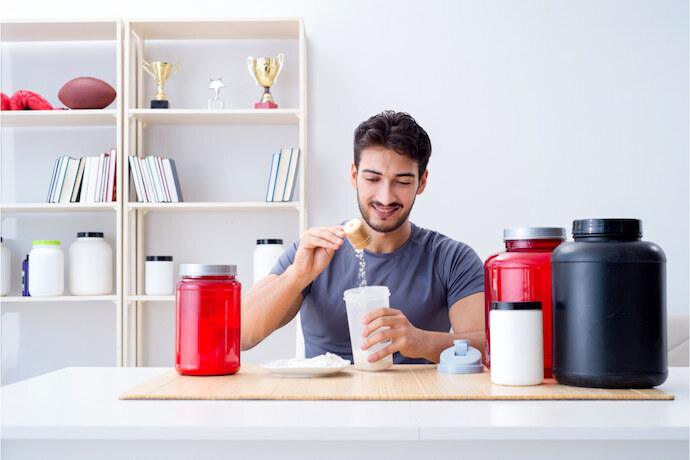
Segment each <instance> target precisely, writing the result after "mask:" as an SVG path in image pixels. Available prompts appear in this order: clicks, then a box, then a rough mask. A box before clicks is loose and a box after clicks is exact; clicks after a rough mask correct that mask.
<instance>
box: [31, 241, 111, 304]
mask: <svg viewBox="0 0 690 460" xmlns="http://www.w3.org/2000/svg"><path fill="white" fill-rule="evenodd" d="M67 266H68V269H69V290H70V292H71V293H72V295H109V294H111V293H112V292H113V250H112V248H111V247H110V245H109V244H108V243H107V242H106V241H105V240H104V239H103V233H101V232H79V233H77V241H75V242H74V243H72V245H71V246H70V248H69V254H68V264H67ZM29 280H31V278H29Z"/></svg>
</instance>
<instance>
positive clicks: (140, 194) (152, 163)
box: [129, 155, 184, 203]
mask: <svg viewBox="0 0 690 460" xmlns="http://www.w3.org/2000/svg"><path fill="white" fill-rule="evenodd" d="M129 171H130V173H131V175H132V183H133V184H134V191H135V192H136V195H137V201H139V202H141V203H179V202H182V201H184V200H183V199H182V191H181V189H180V181H179V180H178V178H177V168H175V160H172V159H170V158H163V157H159V156H154V155H150V156H148V157H146V158H139V157H135V156H131V157H129Z"/></svg>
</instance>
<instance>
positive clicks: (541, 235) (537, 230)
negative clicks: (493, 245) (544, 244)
mask: <svg viewBox="0 0 690 460" xmlns="http://www.w3.org/2000/svg"><path fill="white" fill-rule="evenodd" d="M565 238H566V231H565V228H564V227H511V228H506V229H505V230H503V241H512V240H559V239H560V240H564V241H565Z"/></svg>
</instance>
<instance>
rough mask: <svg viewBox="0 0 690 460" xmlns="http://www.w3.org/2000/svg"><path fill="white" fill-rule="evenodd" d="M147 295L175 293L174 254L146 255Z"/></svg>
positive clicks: (145, 284)
mask: <svg viewBox="0 0 690 460" xmlns="http://www.w3.org/2000/svg"><path fill="white" fill-rule="evenodd" d="M144 293H145V294H146V295H173V294H174V293H175V275H174V272H173V258H172V256H146V280H145V282H144Z"/></svg>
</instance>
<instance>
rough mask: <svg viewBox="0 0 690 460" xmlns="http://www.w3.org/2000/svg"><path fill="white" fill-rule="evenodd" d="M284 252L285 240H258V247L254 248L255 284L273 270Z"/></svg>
mask: <svg viewBox="0 0 690 460" xmlns="http://www.w3.org/2000/svg"><path fill="white" fill-rule="evenodd" d="M282 254H283V240H280V239H265V240H256V249H254V284H256V283H257V282H259V280H261V279H262V278H264V277H265V276H266V275H268V274H269V273H270V272H271V269H272V268H273V266H274V265H275V264H276V262H278V259H279V258H280V256H281V255H282Z"/></svg>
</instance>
